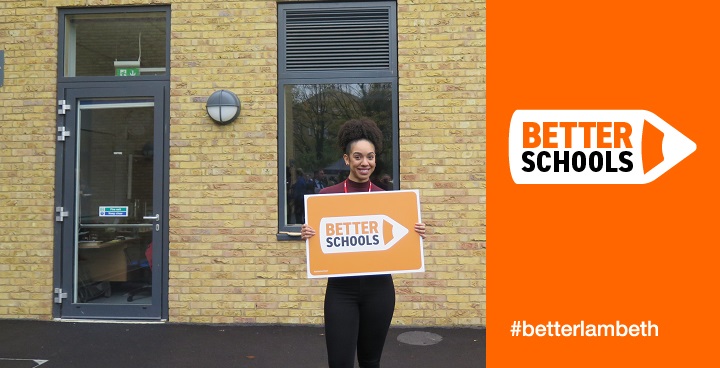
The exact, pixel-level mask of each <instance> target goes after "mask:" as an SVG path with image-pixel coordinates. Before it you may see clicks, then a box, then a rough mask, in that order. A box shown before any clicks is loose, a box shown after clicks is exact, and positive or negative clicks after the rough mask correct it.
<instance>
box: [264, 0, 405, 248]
mask: <svg viewBox="0 0 720 368" xmlns="http://www.w3.org/2000/svg"><path fill="white" fill-rule="evenodd" d="M368 7H369V8H379V7H387V8H388V12H389V18H388V20H389V29H388V31H389V35H388V41H389V46H390V65H389V68H388V69H387V70H382V69H368V70H322V71H318V70H312V71H288V70H287V67H286V51H285V45H286V42H287V38H286V23H285V15H284V14H285V13H284V12H285V11H286V10H297V9H303V10H312V9H322V10H326V9H331V8H341V9H342V8H344V9H347V8H368ZM397 54H398V48H397V4H396V3H395V1H377V2H375V1H365V2H337V3H328V2H323V3H279V4H278V159H277V160H278V234H277V239H278V240H299V239H300V236H299V234H300V226H301V224H286V223H285V222H286V219H287V209H288V205H287V188H286V180H287V175H286V169H287V162H288V159H287V149H286V144H287V134H288V133H287V131H286V129H287V124H286V123H285V119H286V112H285V106H286V102H287V101H286V100H285V87H286V86H288V85H296V84H355V83H389V84H390V85H391V89H392V91H391V96H392V112H391V114H392V142H393V144H392V157H393V162H392V163H391V166H392V170H393V174H394V175H395V176H396V177H395V178H394V180H393V189H394V190H397V189H399V187H400V180H399V173H400V147H399V81H398V77H397V75H398V67H397Z"/></svg>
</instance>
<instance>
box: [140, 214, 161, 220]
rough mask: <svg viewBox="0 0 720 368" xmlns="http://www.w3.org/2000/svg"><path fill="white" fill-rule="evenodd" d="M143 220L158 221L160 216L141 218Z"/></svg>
mask: <svg viewBox="0 0 720 368" xmlns="http://www.w3.org/2000/svg"><path fill="white" fill-rule="evenodd" d="M143 220H153V221H160V215H159V214H155V216H143Z"/></svg>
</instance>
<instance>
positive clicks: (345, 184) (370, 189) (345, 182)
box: [343, 179, 372, 193]
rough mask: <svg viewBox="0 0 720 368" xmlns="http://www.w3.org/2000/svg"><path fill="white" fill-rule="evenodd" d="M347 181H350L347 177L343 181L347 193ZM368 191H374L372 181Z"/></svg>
mask: <svg viewBox="0 0 720 368" xmlns="http://www.w3.org/2000/svg"><path fill="white" fill-rule="evenodd" d="M347 181H348V180H347V179H345V181H343V185H344V188H345V193H347ZM368 192H372V183H370V186H368Z"/></svg>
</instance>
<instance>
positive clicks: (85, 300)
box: [55, 83, 167, 319]
mask: <svg viewBox="0 0 720 368" xmlns="http://www.w3.org/2000/svg"><path fill="white" fill-rule="evenodd" d="M166 93H167V91H166V88H165V87H163V86H162V85H159V84H158V85H153V84H151V83H150V84H148V83H142V84H140V83H136V84H133V83H127V84H121V85H120V86H118V87H116V88H104V87H97V88H92V87H85V88H64V89H61V90H60V95H61V97H62V100H61V101H60V105H61V106H60V111H59V112H60V113H62V112H64V114H61V115H59V116H60V118H59V119H58V126H59V127H58V132H59V133H58V140H59V142H58V147H59V148H58V161H59V166H58V176H57V180H56V181H57V184H58V189H57V193H56V197H57V199H58V200H57V201H56V202H57V205H58V207H57V208H56V210H57V211H56V212H57V213H56V223H57V226H56V229H57V231H58V233H59V234H58V235H56V242H59V244H57V245H58V246H59V252H56V256H59V257H60V258H61V259H60V260H58V261H56V265H59V266H60V270H59V272H56V279H57V278H59V280H56V285H60V286H61V287H60V288H56V295H55V302H56V308H57V309H58V310H57V311H56V314H59V315H60V317H61V318H92V319H161V318H162V315H163V312H162V311H163V310H164V306H163V305H164V301H165V300H167V298H166V297H165V295H163V291H164V290H166V287H165V285H164V280H165V277H163V275H164V274H165V273H166V272H165V271H164V268H165V259H164V254H165V252H164V251H163V249H164V248H165V246H166V234H167V231H166V224H167V220H166V219H167V210H166V208H167V204H166V203H165V199H164V198H165V193H166V190H165V187H166V180H165V177H166V176H165V175H164V172H165V171H166V170H165V162H166V161H165V152H164V147H165V139H166V129H165V126H166V124H165V120H166V119H165V114H166V112H165V111H166V107H165V106H166V104H165V102H164V101H165V100H166V99H165V94H166Z"/></svg>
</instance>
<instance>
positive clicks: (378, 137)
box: [338, 118, 383, 154]
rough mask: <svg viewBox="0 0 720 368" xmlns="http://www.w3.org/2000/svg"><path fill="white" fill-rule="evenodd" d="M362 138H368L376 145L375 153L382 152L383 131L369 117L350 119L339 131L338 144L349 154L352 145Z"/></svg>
mask: <svg viewBox="0 0 720 368" xmlns="http://www.w3.org/2000/svg"><path fill="white" fill-rule="evenodd" d="M361 139H366V140H368V141H369V142H370V143H372V144H373V146H375V154H380V152H382V148H383V147H382V141H383V134H382V131H381V130H380V128H378V126H377V124H375V122H374V121H372V120H370V119H368V118H360V119H351V120H348V121H346V122H345V124H343V125H342V126H341V127H340V130H339V131H338V145H339V146H340V150H341V151H343V152H344V153H347V154H349V153H350V152H349V151H350V145H352V144H353V143H355V142H357V141H359V140H361Z"/></svg>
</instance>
